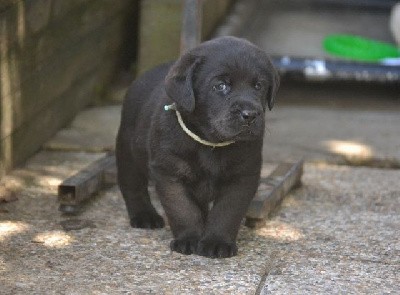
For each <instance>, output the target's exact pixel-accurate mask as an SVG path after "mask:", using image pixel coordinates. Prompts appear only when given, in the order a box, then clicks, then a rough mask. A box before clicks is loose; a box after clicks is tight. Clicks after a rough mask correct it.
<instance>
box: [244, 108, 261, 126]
mask: <svg viewBox="0 0 400 295" xmlns="http://www.w3.org/2000/svg"><path fill="white" fill-rule="evenodd" d="M240 115H241V116H242V119H243V121H245V122H247V123H253V122H254V120H255V119H256V117H257V116H259V115H260V113H259V112H257V111H252V110H242V111H240Z"/></svg>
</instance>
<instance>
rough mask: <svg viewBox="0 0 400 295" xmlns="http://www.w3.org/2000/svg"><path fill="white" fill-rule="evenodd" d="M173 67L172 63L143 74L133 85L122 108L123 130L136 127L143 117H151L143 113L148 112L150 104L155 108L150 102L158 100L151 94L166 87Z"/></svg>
mask: <svg viewBox="0 0 400 295" xmlns="http://www.w3.org/2000/svg"><path fill="white" fill-rule="evenodd" d="M171 65H172V63H166V64H162V65H159V66H157V67H155V68H153V69H151V70H149V71H147V72H145V73H144V74H142V75H141V76H140V77H139V78H138V79H136V80H135V81H134V82H133V83H132V84H131V86H130V87H129V89H128V92H127V94H126V97H125V100H124V103H123V107H122V118H121V128H125V127H129V126H132V125H135V121H137V120H138V119H139V118H140V117H141V116H143V115H146V116H147V115H150V114H144V113H143V111H145V112H146V110H145V109H146V108H145V105H146V104H150V105H153V107H154V105H155V104H154V102H151V101H150V100H151V99H156V98H155V97H152V96H151V94H152V92H153V91H154V90H155V89H156V88H159V87H164V86H163V85H164V79H165V76H166V75H167V73H168V70H169V68H170V67H171Z"/></svg>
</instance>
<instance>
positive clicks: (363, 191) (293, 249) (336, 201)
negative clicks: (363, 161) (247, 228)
mask: <svg viewBox="0 0 400 295" xmlns="http://www.w3.org/2000/svg"><path fill="white" fill-rule="evenodd" d="M305 171H306V173H305V175H304V178H303V183H304V186H303V188H301V189H299V190H298V191H296V193H294V194H292V195H291V196H290V197H289V198H287V199H286V200H285V201H284V203H283V205H282V208H281V211H280V213H279V214H278V216H276V217H275V218H274V219H273V220H272V221H270V222H267V227H266V228H265V229H263V230H261V233H262V232H265V233H266V234H270V235H271V234H275V233H279V229H280V228H282V229H283V230H290V231H293V232H296V233H298V234H299V236H300V238H299V239H297V240H295V241H291V242H287V241H282V242H281V243H280V246H279V247H278V246H277V251H278V252H277V253H276V256H275V257H276V259H275V260H274V262H272V265H273V266H272V268H271V270H270V272H269V274H268V276H267V278H266V281H265V284H264V287H263V289H262V291H261V294H397V293H399V292H400V287H399V281H400V275H399V274H400V272H399V271H400V258H399V257H400V255H399V254H400V240H399V239H398V234H397V231H398V228H399V225H400V214H399V213H400V185H399V182H398V179H399V177H400V171H399V170H391V171H390V170H379V169H367V168H349V167H337V166H326V165H307V166H306V169H305ZM274 224H275V225H274Z"/></svg>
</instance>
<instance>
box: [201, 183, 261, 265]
mask: <svg viewBox="0 0 400 295" xmlns="http://www.w3.org/2000/svg"><path fill="white" fill-rule="evenodd" d="M258 182H259V176H258V175H257V176H247V177H241V178H240V179H238V180H237V181H236V180H235V181H232V182H230V183H229V184H226V185H224V186H222V188H221V194H220V196H219V197H218V198H217V199H216V200H215V202H214V206H213V208H212V209H211V211H210V213H209V215H208V218H207V222H206V227H205V232H204V235H203V237H202V239H201V240H200V241H199V243H198V247H197V251H196V253H197V254H198V255H201V256H206V257H211V258H227V257H231V256H235V255H236V254H237V246H236V236H237V234H238V231H239V226H240V223H241V221H242V219H243V217H244V216H245V214H246V211H247V208H248V206H249V203H250V201H251V200H252V199H253V197H254V195H255V193H256V191H257V187H258Z"/></svg>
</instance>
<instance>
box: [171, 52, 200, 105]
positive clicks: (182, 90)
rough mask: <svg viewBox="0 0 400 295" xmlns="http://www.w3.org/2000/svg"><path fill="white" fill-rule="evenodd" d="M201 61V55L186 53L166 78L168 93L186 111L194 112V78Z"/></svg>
mask: <svg viewBox="0 0 400 295" xmlns="http://www.w3.org/2000/svg"><path fill="white" fill-rule="evenodd" d="M200 63H201V57H199V56H195V55H193V54H190V53H186V54H184V55H183V56H182V57H180V58H179V59H178V61H176V62H175V64H174V65H173V66H172V67H171V69H170V70H169V72H168V74H167V76H166V78H165V90H166V92H167V95H168V96H169V97H170V98H171V99H172V100H173V101H174V102H175V103H176V104H177V106H178V108H182V109H183V110H184V111H186V112H193V110H194V107H195V97H194V91H193V79H194V73H195V70H196V67H197V66H198V65H199V64H200Z"/></svg>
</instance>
